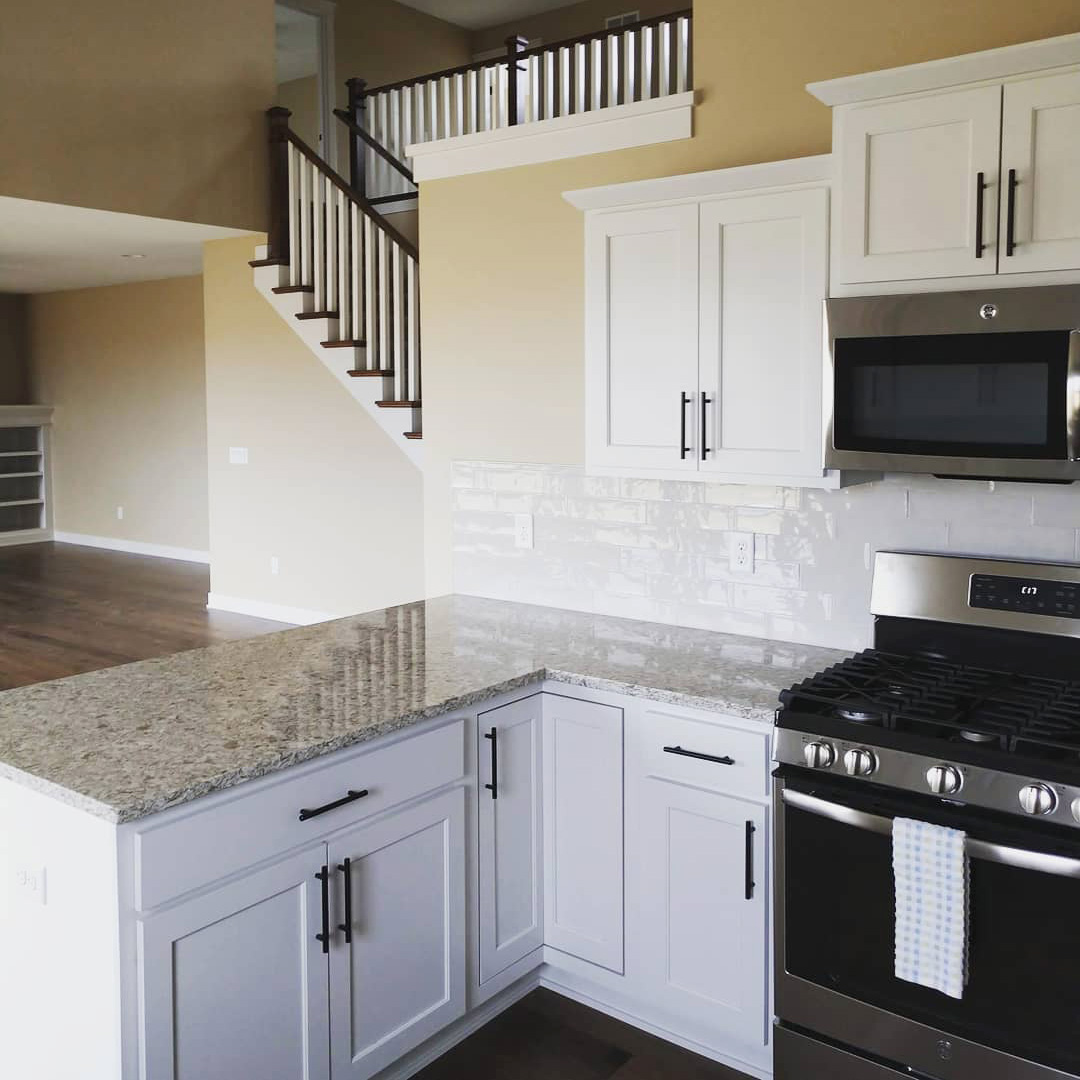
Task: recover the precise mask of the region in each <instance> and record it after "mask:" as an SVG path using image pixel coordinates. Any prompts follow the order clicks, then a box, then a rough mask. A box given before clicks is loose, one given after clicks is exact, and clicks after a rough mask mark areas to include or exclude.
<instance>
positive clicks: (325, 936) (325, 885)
mask: <svg viewBox="0 0 1080 1080" xmlns="http://www.w3.org/2000/svg"><path fill="white" fill-rule="evenodd" d="M315 877H316V879H317V880H319V881H321V882H322V933H321V934H316V935H315V940H316V941H321V942H322V951H323V952H324V953H328V952H329V951H330V868H329V867H328V866H324V867H323V868H322V869H321V870H320V871H319V872H318V873H317V874H316V875H315Z"/></svg>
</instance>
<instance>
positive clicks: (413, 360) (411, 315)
mask: <svg viewBox="0 0 1080 1080" xmlns="http://www.w3.org/2000/svg"><path fill="white" fill-rule="evenodd" d="M406 270H407V272H408V281H407V287H408V293H409V309H408V334H409V352H408V356H409V392H410V393H411V394H412V397H413V400H414V401H419V400H420V398H421V396H422V394H423V391H422V389H421V387H420V282H419V274H418V272H417V265H416V260H415V259H414V258H412V257H411V256H409V258H408V260H407V262H406Z"/></svg>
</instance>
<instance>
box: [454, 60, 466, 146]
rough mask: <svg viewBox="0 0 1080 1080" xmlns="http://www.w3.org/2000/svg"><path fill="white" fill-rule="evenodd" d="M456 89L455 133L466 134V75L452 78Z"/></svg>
mask: <svg viewBox="0 0 1080 1080" xmlns="http://www.w3.org/2000/svg"><path fill="white" fill-rule="evenodd" d="M451 81H452V83H453V90H454V110H453V120H454V123H453V133H454V134H455V135H464V134H465V76H464V75H460V74H459V75H455V76H454V77H453V79H452V80H451Z"/></svg>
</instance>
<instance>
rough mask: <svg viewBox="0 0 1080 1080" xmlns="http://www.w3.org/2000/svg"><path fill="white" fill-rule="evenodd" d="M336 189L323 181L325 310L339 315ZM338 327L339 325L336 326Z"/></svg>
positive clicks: (326, 181)
mask: <svg viewBox="0 0 1080 1080" xmlns="http://www.w3.org/2000/svg"><path fill="white" fill-rule="evenodd" d="M336 191H337V189H336V188H335V187H334V185H333V184H331V183H330V180H329V179H328V178H324V180H323V214H324V220H325V222H326V230H325V232H326V310H327V311H336V312H337V313H338V314H339V315H340V314H341V309H340V308H339V307H338V291H337V236H338V230H337V221H336V220H335V214H334V205H335V203H336V201H337V200H336V199H335V198H334V195H335V193H336ZM338 325H339V326H340V323H339V324H338Z"/></svg>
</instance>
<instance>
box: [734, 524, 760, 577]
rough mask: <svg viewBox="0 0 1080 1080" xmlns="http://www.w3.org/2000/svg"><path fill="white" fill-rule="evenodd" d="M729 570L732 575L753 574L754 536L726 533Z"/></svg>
mask: <svg viewBox="0 0 1080 1080" xmlns="http://www.w3.org/2000/svg"><path fill="white" fill-rule="evenodd" d="M728 544H729V545H730V547H729V551H728V560H729V569H730V570H731V572H732V573H733V574H752V573H753V572H754V534H753V533H743V532H733V533H728Z"/></svg>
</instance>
